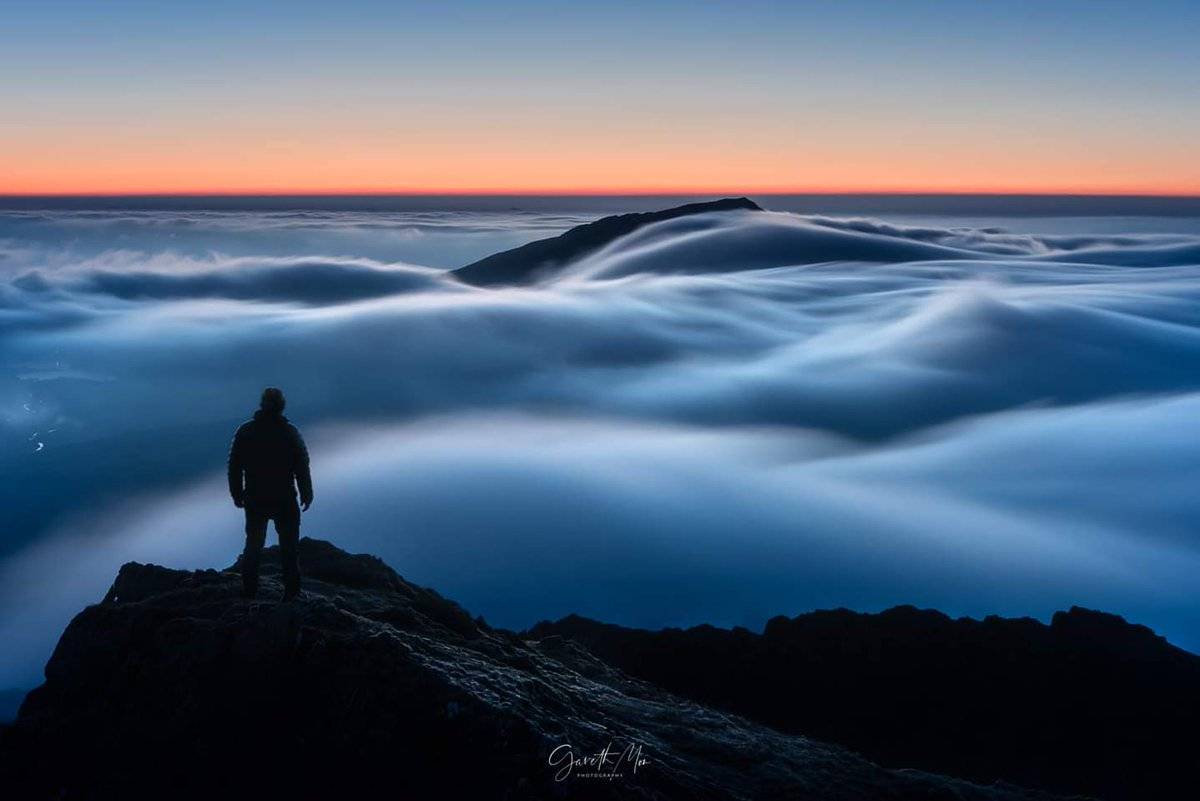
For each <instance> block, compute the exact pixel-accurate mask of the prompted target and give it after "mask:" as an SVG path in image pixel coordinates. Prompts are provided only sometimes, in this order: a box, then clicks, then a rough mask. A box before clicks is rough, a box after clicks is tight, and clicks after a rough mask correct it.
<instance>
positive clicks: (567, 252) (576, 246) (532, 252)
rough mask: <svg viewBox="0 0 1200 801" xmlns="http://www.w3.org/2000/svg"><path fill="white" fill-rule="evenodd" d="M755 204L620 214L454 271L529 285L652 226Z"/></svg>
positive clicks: (477, 281)
mask: <svg viewBox="0 0 1200 801" xmlns="http://www.w3.org/2000/svg"><path fill="white" fill-rule="evenodd" d="M762 210H763V209H762V207H761V206H759V205H758V204H757V203H755V202H754V201H752V200H750V199H748V198H744V197H739V198H725V199H723V200H714V201H711V202H708V203H689V204H687V205H685V206H676V207H675V208H673V209H665V210H663V211H648V212H641V213H636V214H617V215H614V216H612V217H604V218H602V219H599V220H596V221H595V222H593V223H588V224H587V225H579V226H576V227H575V228H572V229H570V230H569V231H566V232H565V233H562V234H560V235H558V236H555V237H550V238H549V239H539V240H537V241H536V242H530V243H528V244H526V245H521V246H520V247H516V248H513V249H511V250H505V251H501V252H500V253H493V254H492V255H490V256H487V257H485V258H482V259H480V260H479V261H476V262H472V263H471V264H468V265H466V266H465V267H459V268H458V269H457V270H454V271H453V275H454V276H455V277H456V278H458V279H459V280H460V281H462V282H464V283H467V284H474V285H476V286H513V285H519V284H529V283H532V282H534V281H536V280H537V279H538V278H540V277H542V276H543V275H546V274H548V273H550V272H552V271H553V269H554V268H555V267H557V266H559V265H561V264H565V263H567V262H570V261H573V260H575V259H579V258H582V257H584V256H587V255H589V254H591V253H595V252H596V251H597V250H600V249H601V248H602V247H604V246H605V245H607V244H609V243H610V242H613V241H615V240H617V239H619V238H620V237H623V236H625V235H626V234H631V233H633V232H634V231H636V230H637V229H639V228H642V227H644V226H647V225H650V224H651V223H656V222H663V221H664V220H674V219H676V218H678V217H687V216H689V215H693V214H707V213H709V212H714V211H762Z"/></svg>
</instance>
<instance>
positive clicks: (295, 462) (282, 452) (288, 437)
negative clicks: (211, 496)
mask: <svg viewBox="0 0 1200 801" xmlns="http://www.w3.org/2000/svg"><path fill="white" fill-rule="evenodd" d="M297 486H299V488H300V502H301V503H312V497H313V489H312V476H311V475H310V474H309V472H308V448H307V447H305V445H304V438H303V437H301V436H300V432H299V431H298V430H297V429H296V427H295V426H294V425H292V424H291V423H289V422H288V419H287V418H286V417H284V416H283V415H282V414H273V413H268V412H262V411H258V412H255V413H254V419H253V420H247V421H246V422H245V423H242V425H241V426H239V427H238V430H237V433H236V434H234V435H233V444H232V445H230V447H229V494H230V495H232V496H233V500H234V501H235V502H241V503H244V504H245V505H246V506H271V505H274V504H279V503H288V502H294V501H295V500H296V487H297Z"/></svg>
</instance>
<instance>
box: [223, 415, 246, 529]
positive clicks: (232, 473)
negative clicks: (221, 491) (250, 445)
mask: <svg viewBox="0 0 1200 801" xmlns="http://www.w3.org/2000/svg"><path fill="white" fill-rule="evenodd" d="M227 466H228V468H229V497H231V498H233V505H234V506H236V507H238V508H239V509H240V508H242V506H243V504H244V503H245V500H246V496H245V493H246V490H245V485H244V484H243V483H242V475H243V473H244V472H245V467H246V466H245V463H244V462H243V459H242V429H240V428H239V429H238V430H237V432H236V433H235V434H234V435H233V442H232V443H230V445H229V462H228V465H227Z"/></svg>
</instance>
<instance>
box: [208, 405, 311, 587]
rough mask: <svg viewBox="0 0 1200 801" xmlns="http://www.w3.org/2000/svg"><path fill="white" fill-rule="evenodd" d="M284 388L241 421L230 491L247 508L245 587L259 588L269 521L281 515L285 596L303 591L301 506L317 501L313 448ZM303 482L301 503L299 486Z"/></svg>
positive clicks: (231, 459) (233, 447)
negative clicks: (292, 419)
mask: <svg viewBox="0 0 1200 801" xmlns="http://www.w3.org/2000/svg"><path fill="white" fill-rule="evenodd" d="M286 404H287V401H286V400H285V399H284V397H283V392H282V390H279V389H276V388H275V387H267V388H266V389H264V390H263V393H262V400H261V401H260V402H259V409H258V411H257V412H255V413H254V418H253V419H252V420H247V421H246V422H245V423H242V424H241V426H239V427H238V430H237V433H235V434H234V435H233V444H232V445H231V446H230V447H229V494H230V495H231V496H233V505H234V506H236V507H238V508H239V509H243V508H244V509H245V510H246V549H245V551H243V552H242V593H243V595H244V596H245V597H247V598H253V597H254V596H255V595H256V594H257V593H258V563H259V558H260V557H261V556H262V548H263V543H264V542H265V541H266V538H267V522H268V521H270V520H274V521H275V533H276V534H277V535H278V536H279V555H280V558H281V560H282V561H283V600H285V601H290V600H291V599H293V598H295V597H296V596H297V595H298V594H299V593H300V561H299V555H298V554H297V549H298V547H299V542H300V510H301V508H303V510H304V511H306V512H307V511H308V507H309V506H310V505H311V504H312V501H313V489H312V476H311V475H310V474H309V470H308V448H307V447H305V445H304V438H303V437H301V436H300V432H299V431H298V430H297V429H296V427H295V426H294V425H292V424H291V423H289V422H288V419H287V418H286V417H284V416H283V408H284V406H285V405H286ZM297 486H298V487H299V488H300V504H303V507H301V506H300V505H299V504H297V503H296V488H297Z"/></svg>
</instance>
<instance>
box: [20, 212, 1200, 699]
mask: <svg viewBox="0 0 1200 801" xmlns="http://www.w3.org/2000/svg"><path fill="white" fill-rule="evenodd" d="M427 217H428V215H415V216H414V215H410V216H408V217H405V216H403V215H391V216H387V215H383V216H377V217H372V216H371V215H369V214H364V213H355V214H348V213H347V214H344V215H342V216H341V217H339V216H338V215H337V214H332V213H331V214H313V215H309V217H307V218H306V217H304V216H303V215H299V216H288V215H266V214H250V213H228V214H215V213H214V214H200V213H186V214H185V213H170V214H167V213H151V212H146V213H140V214H139V213H131V212H115V211H114V212H103V213H101V212H87V213H84V212H76V213H67V212H58V213H56V214H41V215H38V214H33V213H22V214H11V215H8V216H7V217H6V218H5V219H4V220H0V276H2V278H0V280H2V281H3V283H0V367H3V378H2V379H0V381H2V383H0V441H2V442H3V444H4V448H3V455H0V465H2V466H3V474H4V475H5V477H6V478H5V482H4V487H3V498H0V501H2V503H3V509H4V511H3V512H2V513H0V514H2V515H3V518H4V520H3V525H2V526H0V528H2V529H3V530H4V532H5V534H4V539H3V540H2V541H0V557H3V559H4V561H3V562H2V563H0V587H2V588H3V589H2V590H0V636H3V637H4V638H5V640H6V641H7V642H10V643H14V644H15V647H14V648H12V649H9V652H8V654H7V655H6V656H5V657H4V661H3V663H2V664H0V685H5V684H20V683H22V682H24V683H25V684H28V683H29V682H30V681H31V678H30V677H31V676H34V675H36V670H37V668H38V667H39V666H40V662H41V661H42V660H44V658H45V656H46V655H47V653H48V649H49V648H50V647H51V645H52V644H53V642H54V640H55V638H56V637H57V634H58V632H59V630H60V629H61V626H62V624H63V623H64V622H65V621H66V620H67V619H68V618H69V616H70V614H72V613H73V612H74V611H76V610H77V609H78V608H79V607H80V606H81V605H82V604H84V603H88V602H93V601H95V600H96V599H97V598H98V597H99V596H100V595H101V594H102V593H103V591H104V589H105V588H106V586H107V583H108V582H109V581H110V580H111V578H112V575H113V573H114V571H115V569H116V567H117V566H118V565H119V564H120V563H121V562H124V561H127V560H139V561H160V562H166V563H169V564H175V565H180V566H189V567H201V566H204V567H207V566H212V565H222V564H228V563H230V562H232V561H233V558H234V556H235V555H236V553H237V551H238V550H239V548H240V522H239V518H238V512H237V510H235V509H233V507H232V506H231V505H229V503H228V500H227V498H226V497H225V495H224V490H223V488H222V481H221V470H222V467H223V457H224V450H225V447H226V446H227V442H228V437H229V435H230V434H231V433H232V429H233V427H234V426H235V425H236V423H237V422H238V421H239V420H240V419H242V418H243V417H245V416H246V415H247V414H248V413H249V411H251V410H252V407H253V404H254V401H255V398H256V397H257V393H258V391H259V390H260V389H261V387H262V386H264V385H267V384H275V385H279V386H282V387H284V388H285V390H286V391H287V392H288V395H289V398H290V409H289V412H290V413H291V415H292V418H293V420H294V421H295V422H297V423H298V424H299V425H300V426H301V427H302V428H303V429H304V430H305V432H306V434H307V435H308V437H309V439H310V440H311V446H312V452H313V459H314V479H315V482H316V486H317V503H316V505H315V506H314V509H313V511H312V513H311V514H310V515H309V516H307V517H306V518H305V533H308V534H310V535H312V536H319V537H324V538H328V539H332V540H334V541H335V542H338V543H339V544H342V545H343V546H345V547H348V548H350V549H352V550H369V551H371V552H375V553H379V554H380V555H381V556H383V557H384V558H385V559H386V560H388V561H389V562H390V563H391V564H393V565H394V566H395V567H396V568H397V569H398V570H399V571H400V572H401V573H402V574H404V575H405V576H406V577H407V578H409V579H410V580H413V581H416V582H419V583H424V584H429V585H432V586H435V587H436V588H437V589H439V590H440V591H442V592H444V593H445V594H447V595H449V596H450V597H453V598H455V599H457V600H459V601H461V602H463V603H464V604H465V605H466V606H467V607H468V608H470V609H471V610H472V611H473V612H475V613H479V614H483V615H484V616H485V617H487V618H488V619H489V620H490V621H492V622H494V623H499V624H501V625H506V626H512V627H522V626H525V625H528V624H531V623H533V622H534V621H536V620H538V619H540V618H545V617H554V616H558V615H561V614H566V613H568V612H580V613H583V614H588V615H592V616H596V617H600V618H603V619H606V620H610V621H613V622H624V623H631V624H635V625H644V626H661V625H668V624H670V625H676V624H691V623H698V622H703V621H707V622H712V623H718V624H733V623H737V624H744V625H750V626H758V625H761V623H762V622H763V620H765V619H766V618H767V617H769V616H771V615H774V614H780V613H786V614H795V613H798V612H801V611H805V610H808V609H811V608H814V607H830V606H849V607H853V608H858V609H878V608H881V607H886V606H889V605H892V604H895V603H916V604H919V605H928V606H936V607H939V608H942V609H944V610H946V611H948V612H951V613H956V614H973V615H982V614H989V613H1004V614H1030V615H1036V616H1045V615H1047V614H1048V613H1049V612H1051V611H1053V610H1054V609H1057V608H1063V607H1065V606H1068V605H1070V604H1082V605H1088V606H1095V607H1101V608H1105V609H1107V610H1110V611H1114V612H1118V613H1121V614H1125V615H1127V616H1129V617H1131V618H1133V619H1135V620H1137V621H1138V622H1142V623H1146V624H1149V625H1152V626H1154V627H1156V628H1157V629H1159V630H1160V631H1161V632H1163V633H1166V634H1168V635H1169V636H1171V637H1172V638H1173V639H1174V640H1175V641H1177V642H1179V643H1180V644H1182V645H1185V646H1189V647H1197V646H1200V639H1197V638H1196V636H1195V635H1194V631H1195V629H1196V624H1197V622H1198V621H1200V596H1197V594H1196V593H1195V591H1194V590H1193V589H1192V587H1193V585H1194V583H1195V581H1194V576H1195V575H1196V570H1197V568H1198V567H1200V564H1198V560H1200V553H1198V547H1200V542H1197V541H1196V535H1195V532H1196V531H1197V530H1198V529H1200V496H1198V494H1197V492H1196V487H1197V485H1198V481H1200V440H1198V438H1197V435H1196V433H1195V420H1196V419H1197V413H1198V412H1200V235H1197V234H1195V233H1192V232H1189V231H1187V230H1184V228H1186V226H1184V227H1181V228H1180V231H1178V232H1172V231H1170V230H1166V231H1163V232H1157V233H1146V232H1142V233H1137V232H1133V233H1131V232H1129V230H1127V229H1126V228H1125V227H1124V226H1123V225H1122V223H1121V221H1120V220H1113V221H1111V222H1108V223H1103V224H1102V223H1098V222H1097V221H1092V223H1091V224H1090V225H1089V226H1087V230H1079V228H1078V227H1077V226H1072V225H1069V224H1067V223H1064V224H1063V226H1062V230H1059V231H1047V230H1042V231H1041V232H1039V233H1036V234H1034V233H1023V232H1021V231H1020V230H1016V231H1014V230H1012V226H1010V225H997V224H980V225H973V226H966V225H947V226H945V227H939V226H936V225H932V224H921V225H914V224H909V225H903V224H899V223H898V222H895V221H883V220H875V219H866V218H861V219H838V218H830V217H814V216H799V215H795V214H783V213H767V212H727V213H720V214H710V215H699V216H692V217H687V218H680V219H676V220H670V221H667V222H663V223H658V224H656V225H653V226H649V227H646V228H643V229H641V230H639V231H637V232H635V233H634V234H631V235H629V236H627V237H624V238H622V239H620V240H618V241H616V242H614V243H612V244H611V245H609V246H608V247H606V248H604V249H603V250H601V251H599V252H596V253H593V254H591V255H590V256H587V257H585V258H582V259H580V260H578V261H576V262H574V263H571V264H567V265H561V266H560V268H559V269H558V270H557V271H556V272H554V273H552V274H548V275H547V276H546V277H545V278H544V279H543V280H542V281H541V282H540V283H538V284H537V285H534V286H530V287H524V288H508V289H481V288H477V287H471V286H467V285H464V284H462V283H459V282H458V281H456V280H455V279H454V278H453V276H452V274H450V273H447V272H445V271H444V268H446V267H448V266H452V265H453V264H456V263H463V262H465V261H468V260H470V259H472V258H477V257H478V256H480V255H483V254H485V253H487V252H490V251H492V250H498V249H502V248H505V247H509V246H511V245H513V244H516V243H519V242H523V241H527V240H529V239H531V238H535V237H537V236H543V235H545V234H546V233H547V232H553V231H557V230H561V229H562V228H564V227H566V226H568V225H570V224H572V223H573V222H575V221H577V220H576V219H575V218H574V217H569V216H562V215H559V216H552V215H518V214H500V215H491V216H489V215H469V214H468V215H462V217H461V219H457V220H456V219H455V218H454V217H453V215H442V216H440V217H438V218H437V219H436V221H435V222H434V223H431V222H430V220H429V219H427ZM422 226H425V227H424V228H423V227H422ZM1041 227H1042V228H1043V229H1044V228H1046V225H1044V224H1043V225H1042V226H1041ZM1168 228H1169V226H1168ZM410 229H411V231H417V232H419V233H411V232H410V233H402V232H404V231H409V230H410ZM431 237H432V240H433V241H432V242H430V241H429V239H430V238H431ZM414 242H415V243H416V244H414ZM442 245H444V246H445V247H444V248H443V247H441V246H442Z"/></svg>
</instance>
